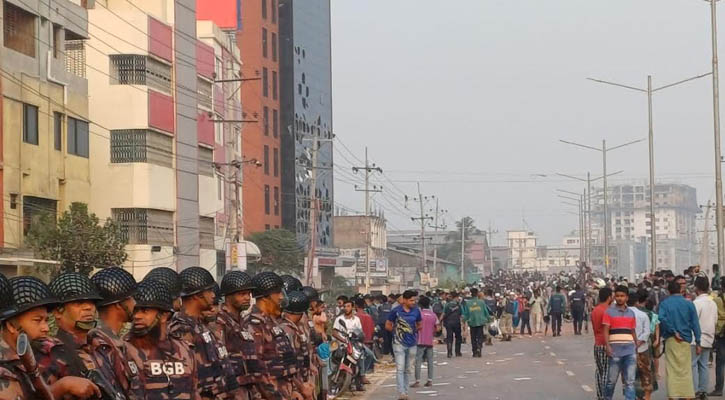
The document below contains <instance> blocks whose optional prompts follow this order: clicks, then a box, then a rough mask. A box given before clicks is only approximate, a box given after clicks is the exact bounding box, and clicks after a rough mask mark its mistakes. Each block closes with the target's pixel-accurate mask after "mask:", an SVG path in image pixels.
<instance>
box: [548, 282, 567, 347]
mask: <svg viewBox="0 0 725 400" xmlns="http://www.w3.org/2000/svg"><path fill="white" fill-rule="evenodd" d="M564 311H566V297H564V295H563V294H562V293H561V286H557V287H556V291H555V292H554V293H552V294H551V298H549V309H548V314H549V315H550V316H551V333H552V334H553V336H561V320H562V315H564Z"/></svg>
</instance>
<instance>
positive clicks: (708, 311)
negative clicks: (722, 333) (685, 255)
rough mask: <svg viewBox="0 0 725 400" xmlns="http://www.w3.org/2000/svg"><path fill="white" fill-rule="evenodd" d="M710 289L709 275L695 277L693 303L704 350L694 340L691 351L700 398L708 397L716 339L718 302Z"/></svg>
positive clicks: (696, 386) (697, 392)
mask: <svg viewBox="0 0 725 400" xmlns="http://www.w3.org/2000/svg"><path fill="white" fill-rule="evenodd" d="M709 290H710V282H709V279H708V278H707V277H703V276H698V277H696V278H695V294H696V295H697V297H696V298H695V301H693V304H694V305H695V311H697V318H698V322H699V323H700V346H701V348H702V351H701V352H700V353H699V354H697V352H696V350H697V346H696V344H695V343H694V342H691V346H690V350H691V351H690V353H691V355H692V378H693V381H692V382H693V385H694V389H695V396H697V397H698V398H703V397H706V395H707V389H708V386H709V384H710V371H709V368H708V362H709V360H710V352H711V351H712V346H713V342H714V341H715V326H716V325H717V304H715V302H714V301H713V300H712V298H711V297H710V295H709V294H708V292H709Z"/></svg>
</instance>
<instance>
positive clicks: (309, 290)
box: [302, 286, 320, 301]
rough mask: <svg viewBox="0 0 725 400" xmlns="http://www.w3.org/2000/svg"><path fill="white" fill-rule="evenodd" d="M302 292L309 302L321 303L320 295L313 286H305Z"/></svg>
mask: <svg viewBox="0 0 725 400" xmlns="http://www.w3.org/2000/svg"><path fill="white" fill-rule="evenodd" d="M302 292H303V293H304V294H305V296H307V299H308V300H309V301H320V294H319V293H318V292H317V289H315V288H313V287H312V286H303V287H302Z"/></svg>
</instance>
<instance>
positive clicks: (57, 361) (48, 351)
mask: <svg viewBox="0 0 725 400" xmlns="http://www.w3.org/2000/svg"><path fill="white" fill-rule="evenodd" d="M61 336H63V337H64V338H66V339H67V338H70V339H69V340H70V343H72V344H71V347H74V348H77V349H76V350H77V351H75V355H74V354H73V353H74V351H73V350H72V349H69V346H68V345H67V344H66V343H65V342H64V341H63V340H62V339H61V338H60V337H61ZM83 347H85V348H86V350H87V349H88V348H89V347H88V345H80V344H77V343H75V339H73V336H72V335H71V334H69V333H67V332H65V331H63V330H60V329H59V330H58V337H56V338H47V339H43V340H40V341H35V342H33V351H34V352H35V358H36V360H37V362H38V368H39V369H40V371H41V373H42V374H43V379H44V380H45V382H47V383H48V385H52V384H54V383H55V382H57V381H59V380H60V379H61V378H63V377H66V376H79V377H82V376H83V371H84V370H86V369H95V368H96V364H95V363H94V362H93V359H92V358H91V356H90V354H89V353H88V352H87V351H84V350H83Z"/></svg>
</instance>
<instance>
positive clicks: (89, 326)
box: [75, 319, 98, 331]
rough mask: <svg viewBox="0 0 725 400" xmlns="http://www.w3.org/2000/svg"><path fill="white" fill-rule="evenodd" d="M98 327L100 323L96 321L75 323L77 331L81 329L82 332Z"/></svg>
mask: <svg viewBox="0 0 725 400" xmlns="http://www.w3.org/2000/svg"><path fill="white" fill-rule="evenodd" d="M96 325H98V322H97V321H96V320H95V319H94V320H93V321H76V323H75V327H76V329H80V330H82V331H90V330H91V329H93V328H95V327H96Z"/></svg>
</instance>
